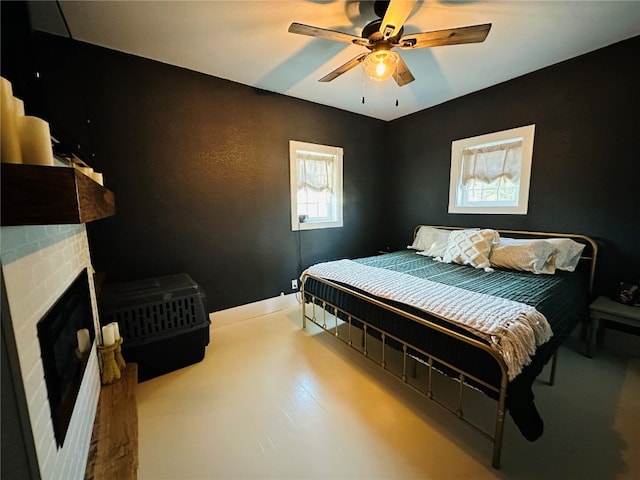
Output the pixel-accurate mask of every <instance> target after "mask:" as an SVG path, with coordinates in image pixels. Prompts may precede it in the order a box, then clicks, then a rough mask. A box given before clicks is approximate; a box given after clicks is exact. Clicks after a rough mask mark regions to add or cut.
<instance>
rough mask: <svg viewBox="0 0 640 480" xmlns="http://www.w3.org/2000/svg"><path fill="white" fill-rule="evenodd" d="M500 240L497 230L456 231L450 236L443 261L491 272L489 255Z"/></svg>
mask: <svg viewBox="0 0 640 480" xmlns="http://www.w3.org/2000/svg"><path fill="white" fill-rule="evenodd" d="M499 240H500V236H499V235H498V232H496V231H495V230H490V229H483V230H454V231H452V232H451V234H450V235H449V241H448V242H447V248H446V250H445V252H444V255H443V257H442V261H443V262H445V263H452V262H453V263H459V264H460V265H471V266H472V267H475V268H484V269H485V271H487V272H490V271H491V268H490V266H491V263H490V262H489V255H490V253H491V248H492V247H493V244H494V243H497V242H498V241H499Z"/></svg>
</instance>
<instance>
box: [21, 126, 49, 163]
mask: <svg viewBox="0 0 640 480" xmlns="http://www.w3.org/2000/svg"><path fill="white" fill-rule="evenodd" d="M17 125H18V138H19V139H20V151H21V153H22V163H29V164H32V165H49V166H51V165H53V147H52V146H51V133H50V131H49V124H48V123H47V122H45V121H44V120H42V119H41V118H38V117H30V116H26V117H18V118H17Z"/></svg>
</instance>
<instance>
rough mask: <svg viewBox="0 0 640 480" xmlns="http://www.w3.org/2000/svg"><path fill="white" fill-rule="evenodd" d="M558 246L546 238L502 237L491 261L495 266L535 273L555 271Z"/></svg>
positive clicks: (494, 249)
mask: <svg viewBox="0 0 640 480" xmlns="http://www.w3.org/2000/svg"><path fill="white" fill-rule="evenodd" d="M555 253H556V247H555V246H554V245H553V244H551V243H550V242H547V241H545V240H539V239H516V238H505V237H500V242H499V243H498V244H497V245H494V246H493V249H492V250H491V255H490V256H489V261H490V262H491V265H493V266H494V267H501V268H510V269H512V270H522V271H525V272H533V273H548V274H552V273H555V271H556V269H555Z"/></svg>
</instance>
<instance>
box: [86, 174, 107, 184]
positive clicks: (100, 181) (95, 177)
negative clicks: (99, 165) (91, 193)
mask: <svg viewBox="0 0 640 480" xmlns="http://www.w3.org/2000/svg"><path fill="white" fill-rule="evenodd" d="M89 176H90V177H91V178H92V179H93V181H94V182H96V183H98V184H100V185H104V181H103V179H102V174H101V173H98V172H91V173H90V174H89Z"/></svg>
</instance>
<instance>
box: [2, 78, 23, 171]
mask: <svg viewBox="0 0 640 480" xmlns="http://www.w3.org/2000/svg"><path fill="white" fill-rule="evenodd" d="M15 107H16V104H15V102H14V97H13V88H12V87H11V82H9V80H7V79H5V78H1V77H0V118H2V121H0V134H1V136H2V138H1V139H0V160H2V162H3V163H22V152H21V150H20V136H19V135H18V125H17V123H16V111H15Z"/></svg>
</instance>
